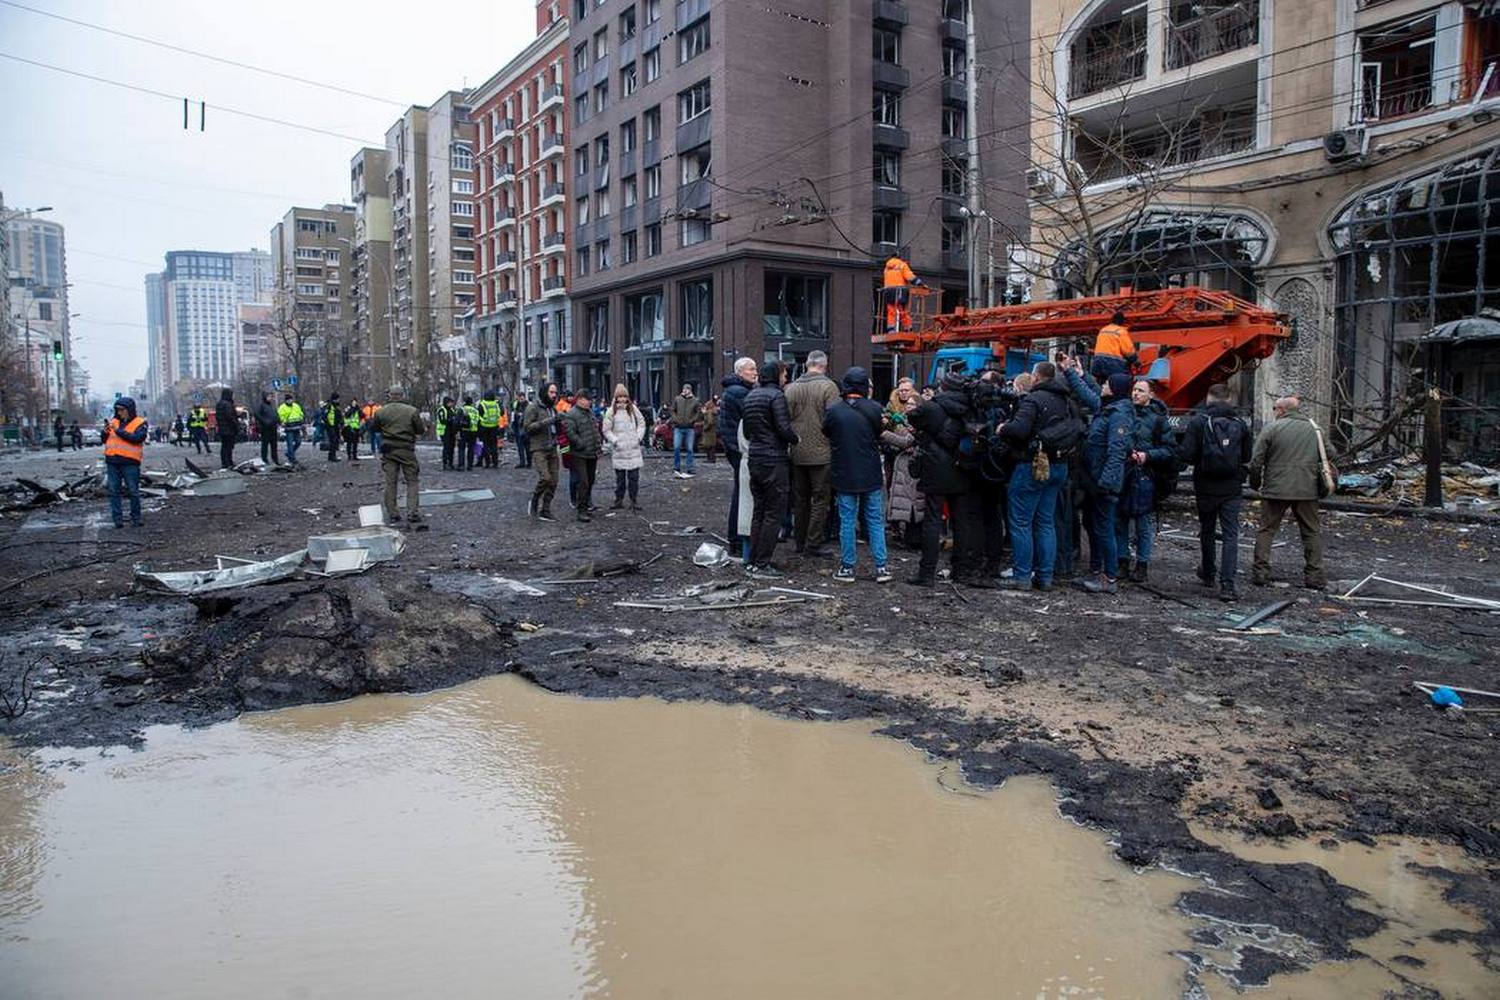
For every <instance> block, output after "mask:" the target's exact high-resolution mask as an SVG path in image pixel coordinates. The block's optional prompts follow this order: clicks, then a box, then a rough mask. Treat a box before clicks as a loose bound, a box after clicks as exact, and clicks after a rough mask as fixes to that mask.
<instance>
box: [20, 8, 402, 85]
mask: <svg viewBox="0 0 1500 1000" xmlns="http://www.w3.org/2000/svg"><path fill="white" fill-rule="evenodd" d="M0 4H4V5H5V6H6V7H14V8H15V9H16V10H24V11H26V12H27V13H28V14H36V15H37V16H38V17H49V18H51V19H52V20H54V21H62V22H63V23H65V24H71V25H74V26H76V27H79V28H87V29H89V30H90V31H99V32H102V33H104V34H106V35H114V36H116V37H118V38H128V39H129V40H130V41H132V42H140V43H141V44H142V45H154V46H156V47H157V48H160V49H166V50H168V51H170V52H177V53H179V54H181V55H185V56H192V57H194V58H195V59H206V60H208V61H209V62H216V63H220V64H222V65H225V66H233V67H235V68H236V69H243V70H248V71H249V72H251V73H261V74H264V75H265V76H274V77H276V78H278V79H281V80H290V81H291V82H293V83H300V84H304V85H306V86H309V87H318V88H321V89H323V90H331V91H333V92H334V93H338V94H346V95H348V96H350V97H362V98H364V99H365V100H367V101H379V102H380V103H382V104H394V105H396V106H397V107H402V108H404V107H406V106H407V105H408V104H409V103H410V102H409V101H398V100H395V99H394V98H390V97H381V96H380V95H378V94H367V93H365V92H364V91H362V90H354V89H353V88H351V87H341V86H339V85H338V84H336V83H324V82H323V81H322V80H313V79H310V78H308V77H305V76H297V75H296V74H294V73H283V72H281V71H280V70H275V69H270V68H268V67H265V66H257V65H255V64H254V63H247V62H241V61H240V60H238V59H229V58H227V57H225V56H216V55H214V54H213V53H211V52H202V51H199V50H198V49H190V48H188V47H186V46H184V45H174V44H172V43H171V42H164V41H162V40H161V39H159V38H147V37H146V36H145V35H135V34H131V33H130V32H128V31H121V30H120V29H118V28H111V27H107V26H106V25H103V24H95V23H94V22H92V21H84V20H80V19H79V18H76V17H67V16H65V15H62V14H57V13H54V12H52V11H50V10H41V9H39V8H36V7H28V6H27V5H26V4H23V3H16V2H15V0H0Z"/></svg>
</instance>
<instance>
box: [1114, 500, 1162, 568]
mask: <svg viewBox="0 0 1500 1000" xmlns="http://www.w3.org/2000/svg"><path fill="white" fill-rule="evenodd" d="M1132 521H1134V522H1135V531H1134V532H1132V531H1131V530H1130V529H1131V522H1132ZM1132 534H1134V536H1135V539H1134V540H1135V561H1136V562H1137V563H1149V562H1150V561H1151V545H1152V543H1153V542H1154V541H1155V540H1156V512H1155V511H1152V512H1150V513H1147V514H1137V515H1136V516H1135V517H1120V518H1118V519H1117V520H1116V522H1115V549H1116V550H1117V552H1118V553H1119V555H1121V556H1125V557H1127V559H1128V557H1129V555H1130V542H1131V535H1132Z"/></svg>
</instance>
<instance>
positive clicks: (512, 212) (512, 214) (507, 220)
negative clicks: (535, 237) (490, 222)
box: [495, 205, 516, 226]
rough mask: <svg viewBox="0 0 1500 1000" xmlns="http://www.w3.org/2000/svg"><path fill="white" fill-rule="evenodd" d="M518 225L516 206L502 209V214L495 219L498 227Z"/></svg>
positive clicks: (507, 206) (506, 206)
mask: <svg viewBox="0 0 1500 1000" xmlns="http://www.w3.org/2000/svg"><path fill="white" fill-rule="evenodd" d="M515 224H516V209H515V206H514V205H505V206H503V207H502V208H501V209H500V214H499V215H498V216H497V217H496V218H495V225H496V226H514V225H515Z"/></svg>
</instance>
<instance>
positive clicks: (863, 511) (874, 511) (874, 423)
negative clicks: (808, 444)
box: [819, 367, 891, 583]
mask: <svg viewBox="0 0 1500 1000" xmlns="http://www.w3.org/2000/svg"><path fill="white" fill-rule="evenodd" d="M869 396H870V375H869V373H868V372H866V371H865V370H864V369H863V368H858V367H855V368H850V369H849V370H848V371H847V372H845V373H844V381H843V401H842V402H840V401H838V400H835V401H833V402H832V403H829V404H828V406H827V408H826V409H825V410H824V411H823V423H822V426H821V427H820V428H819V430H820V432H821V434H822V436H823V437H824V439H825V440H826V441H827V442H828V448H829V464H828V474H829V481H830V483H831V485H832V486H833V493H834V497H835V498H836V499H837V501H838V505H839V553H840V557H841V558H840V561H839V568H838V570H837V571H835V572H834V574H833V578H834V579H835V580H837V581H838V582H840V583H853V582H854V563H855V560H856V558H857V550H856V549H855V547H854V534H855V527H856V524H857V522H858V521H859V520H860V519H861V518H863V520H864V524H865V533H866V534H867V535H868V536H869V539H870V558H872V559H874V560H875V582H876V583H889V582H890V580H891V571H890V570H889V569H887V568H886V564H885V560H886V551H885V491H884V489H883V487H884V485H885V469H884V467H883V465H882V464H881V461H880V432H881V431H882V430H883V429H884V423H885V414H884V411H883V410H882V409H881V408H880V404H879V403H877V402H875V401H874V400H872V399H870V398H869Z"/></svg>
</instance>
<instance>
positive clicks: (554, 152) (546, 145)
mask: <svg viewBox="0 0 1500 1000" xmlns="http://www.w3.org/2000/svg"><path fill="white" fill-rule="evenodd" d="M562 151H563V141H562V136H560V135H558V134H557V133H556V132H550V133H548V135H547V137H546V138H545V139H543V140H542V153H541V155H542V156H561V155H562Z"/></svg>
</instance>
